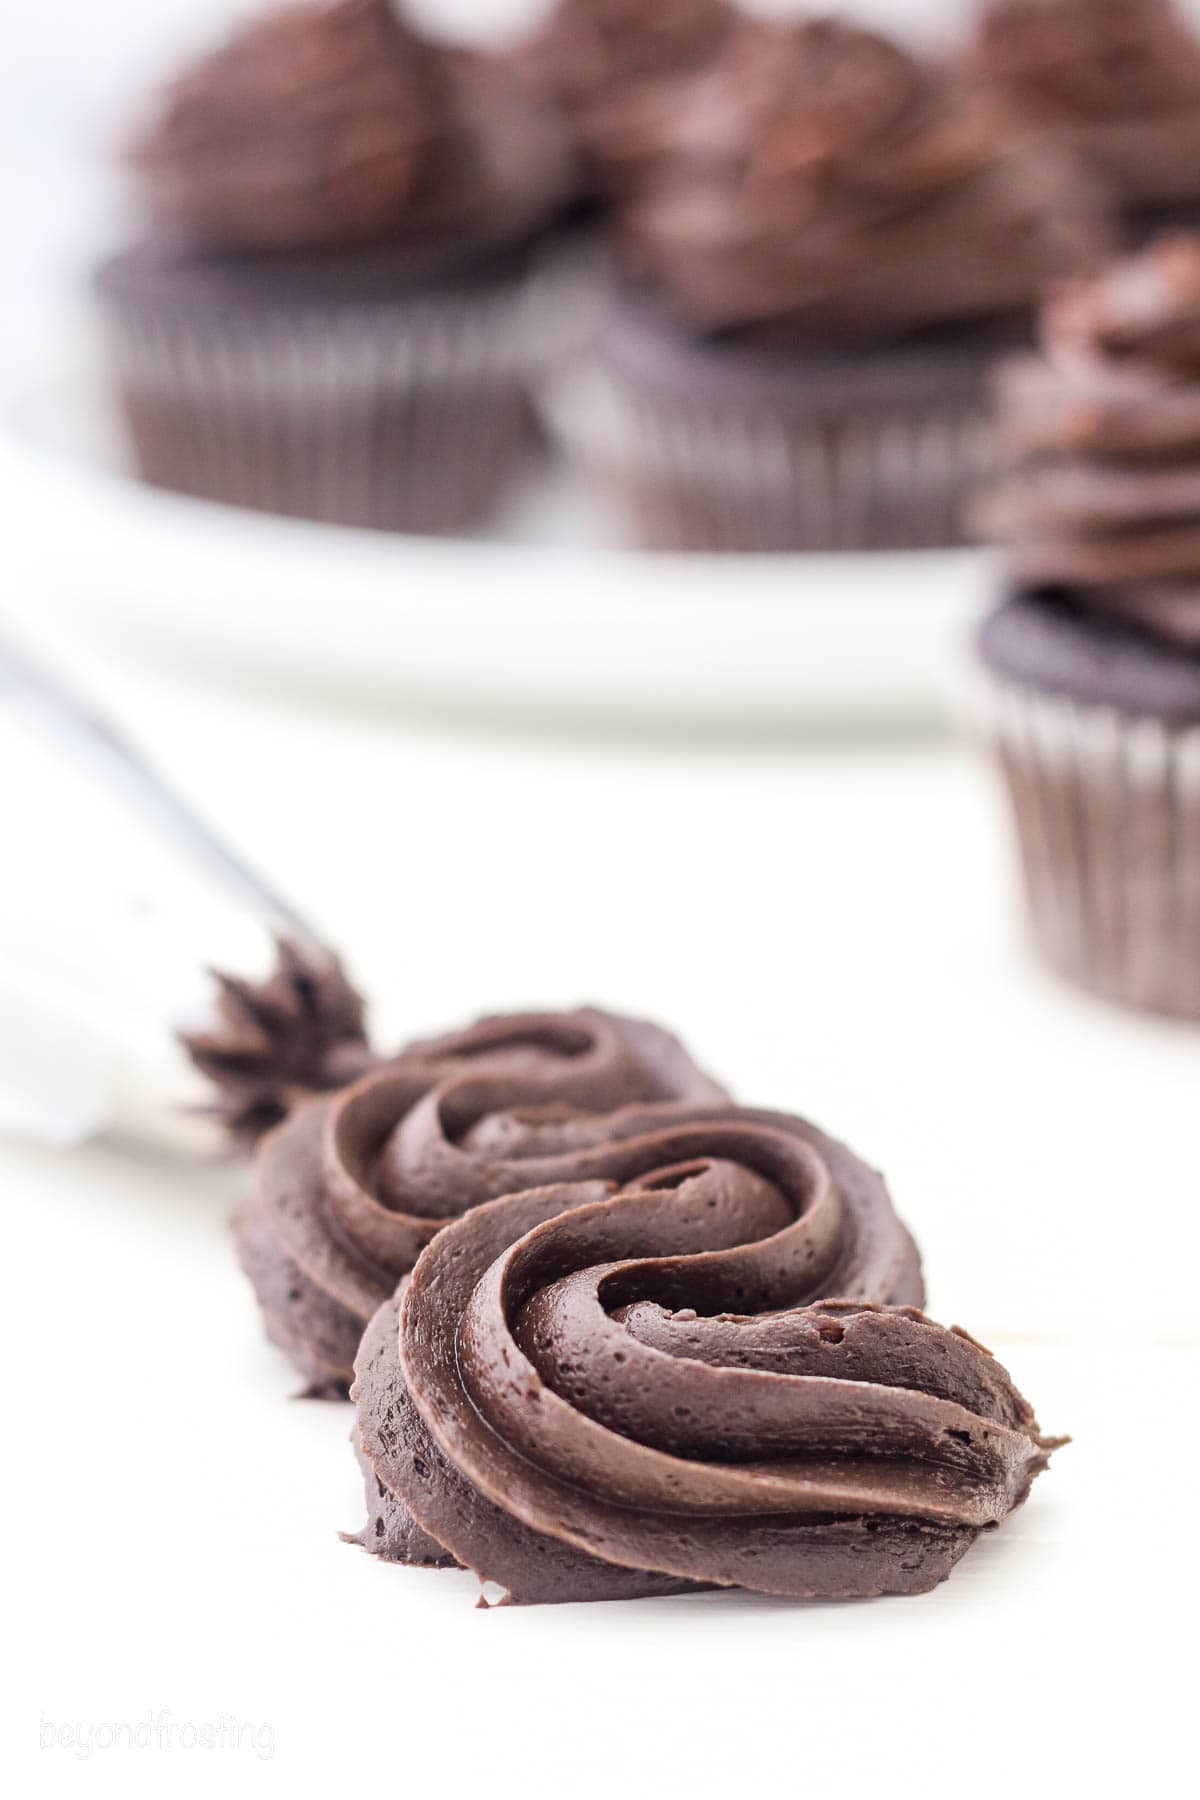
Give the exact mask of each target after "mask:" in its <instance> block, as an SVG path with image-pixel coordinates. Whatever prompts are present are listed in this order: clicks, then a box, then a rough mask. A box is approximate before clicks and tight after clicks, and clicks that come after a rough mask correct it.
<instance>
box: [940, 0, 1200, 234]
mask: <svg viewBox="0 0 1200 1800" xmlns="http://www.w3.org/2000/svg"><path fill="white" fill-rule="evenodd" d="M966 74H967V76H968V78H969V79H970V80H972V81H974V82H976V83H978V84H979V85H980V87H981V88H983V89H984V90H985V91H986V92H988V93H989V94H990V95H991V96H992V97H993V98H994V99H996V100H998V101H1000V102H1002V103H1003V104H1005V105H1007V106H1009V107H1011V109H1012V110H1013V111H1014V113H1015V114H1017V115H1018V116H1019V117H1020V118H1022V119H1024V120H1025V121H1026V122H1027V123H1028V124H1030V125H1031V126H1033V127H1034V128H1035V129H1037V130H1038V131H1039V132H1041V133H1043V134H1044V135H1045V136H1046V137H1047V138H1048V139H1049V140H1050V141H1053V142H1056V143H1059V144H1061V145H1063V146H1064V147H1066V148H1068V149H1070V150H1071V151H1073V152H1075V153H1077V154H1079V155H1081V156H1083V157H1084V158H1085V159H1086V160H1087V162H1088V163H1089V165H1090V166H1091V167H1092V168H1093V169H1094V171H1095V172H1096V174H1097V175H1098V176H1099V177H1101V178H1102V179H1103V180H1104V181H1105V182H1106V183H1108V184H1109V186H1110V188H1111V190H1112V194H1113V199H1114V203H1115V205H1116V206H1117V207H1118V208H1119V210H1120V212H1121V213H1122V215H1123V218H1124V221H1125V223H1126V225H1127V227H1128V229H1129V230H1130V232H1131V234H1132V235H1133V236H1134V237H1135V238H1142V237H1145V236H1146V234H1147V233H1148V232H1151V231H1153V230H1155V229H1159V228H1161V226H1162V225H1163V224H1164V223H1175V224H1182V223H1187V224H1194V223H1200V40H1198V39H1197V37H1196V35H1195V33H1194V32H1193V30H1192V28H1191V26H1190V25H1189V24H1188V23H1187V21H1186V20H1185V19H1184V17H1183V16H1182V14H1181V13H1180V11H1179V9H1178V7H1177V6H1176V5H1175V4H1174V3H1173V0H992V4H990V5H988V6H986V7H985V8H984V10H983V12H982V15H981V17H980V19H979V23H978V28H977V30H976V33H975V36H974V41H973V43H972V44H971V46H970V49H969V51H968V53H967V57H966Z"/></svg>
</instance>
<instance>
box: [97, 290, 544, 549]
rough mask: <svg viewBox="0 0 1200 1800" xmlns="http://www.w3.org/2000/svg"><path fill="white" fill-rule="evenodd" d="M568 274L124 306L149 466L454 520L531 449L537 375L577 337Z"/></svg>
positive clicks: (136, 426) (429, 523)
mask: <svg viewBox="0 0 1200 1800" xmlns="http://www.w3.org/2000/svg"><path fill="white" fill-rule="evenodd" d="M557 300H558V287H557V283H556V282H555V280H554V278H553V275H552V274H551V275H547V276H546V277H539V276H534V277H533V278H530V279H526V280H523V281H521V282H519V283H512V284H508V285H506V286H505V287H504V288H502V289H491V290H488V291H484V292H482V293H480V294H469V295H449V296H438V297H436V298H430V299H428V300H425V299H414V300H404V301H398V302H393V303H388V304H383V305H379V306H365V305H362V304H354V305H339V304H337V303H330V304H328V305H321V306H312V307H308V308H305V309H300V308H297V309H296V310H295V311H294V312H293V311H290V310H288V309H278V308H273V309H269V310H268V309H266V308H264V310H263V312H262V314H261V316H254V315H252V314H249V313H240V312H239V313H231V314H230V315H229V316H228V317H227V318H226V319H224V320H222V321H221V322H220V323H219V324H216V325H214V323H213V322H212V321H211V320H203V321H200V322H193V321H188V320H182V319H180V318H179V317H178V316H176V315H172V316H171V317H166V316H163V315H162V314H159V313H155V312H154V311H153V310H152V309H150V308H147V307H143V306H140V305H133V304H129V303H124V304H122V303H112V302H110V305H109V324H110V338H111V342H112V348H113V356H114V361H115V370H116V375H117V380H118V384H119V387H120V390H121V393H122V396H123V398H124V401H125V404H126V410H127V412H128V415H129V424H130V428H131V431H132V435H133V440H134V448H135V450H136V453H137V456H138V460H139V463H140V465H141V468H142V472H143V473H144V474H145V476H146V477H147V478H148V479H149V480H151V481H153V482H155V483H158V484H160V485H162V486H166V487H171V488H176V489H179V490H181V491H183V492H186V493H192V494H199V495H203V496H205V497H207V498H213V499H219V500H226V501H229V502H232V503H234V504H242V505H250V506H257V507H262V508H265V509H266V510H269V511H277V512H283V513H291V514H295V515H298V516H300V517H304V518H314V519H324V520H331V521H336V522H339V523H346V524H363V525H378V526H386V527H392V528H399V529H404V528H407V529H412V530H438V529H449V528H452V527H454V526H456V525H459V524H463V523H466V522H469V521H470V520H472V519H474V518H477V517H479V516H481V515H482V514H484V513H486V512H487V511H488V510H489V509H490V508H491V507H492V506H493V505H494V504H495V502H496V500H497V499H498V497H499V494H500V492H501V490H502V488H503V487H504V485H505V483H506V482H507V480H508V478H509V476H510V475H511V474H512V473H513V472H514V470H515V468H516V466H518V465H519V464H520V462H521V460H522V459H523V457H524V455H525V453H526V452H527V451H528V450H529V448H530V444H531V437H532V431H531V415H530V409H529V402H528V397H527V392H528V387H529V384H530V382H531V381H532V380H533V378H534V376H535V374H536V372H537V371H538V370H539V369H540V368H542V367H544V366H546V364H547V362H548V361H549V360H550V359H552V358H553V357H554V356H555V355H557V354H564V353H565V352H566V350H567V349H568V348H569V346H570V344H571V343H572V342H573V339H572V338H571V336H570V334H569V330H568V326H569V321H567V320H565V319H564V317H563V313H562V309H561V307H560V306H559V305H558V303H557Z"/></svg>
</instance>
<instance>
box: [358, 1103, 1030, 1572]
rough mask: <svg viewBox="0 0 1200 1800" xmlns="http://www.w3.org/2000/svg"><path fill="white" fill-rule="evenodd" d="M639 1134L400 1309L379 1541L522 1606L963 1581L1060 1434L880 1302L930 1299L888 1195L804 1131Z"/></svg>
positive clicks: (377, 1455)
mask: <svg viewBox="0 0 1200 1800" xmlns="http://www.w3.org/2000/svg"><path fill="white" fill-rule="evenodd" d="M617 1119H618V1120H619V1121H620V1125H619V1129H618V1131H616V1132H614V1133H611V1134H610V1141H609V1142H608V1143H607V1144H604V1145H602V1146H597V1147H595V1148H593V1149H591V1150H589V1151H588V1152H586V1153H584V1154H582V1155H579V1156H578V1157H577V1159H576V1166H575V1170H574V1171H573V1176H572V1178H571V1179H570V1180H568V1181H565V1182H561V1181H560V1182H556V1183H554V1184H553V1185H549V1186H543V1187H540V1188H537V1189H535V1190H532V1191H530V1192H527V1193H523V1194H515V1195H510V1196H508V1197H506V1198H502V1199H498V1200H496V1201H494V1202H492V1203H490V1204H487V1205H484V1206H480V1207H478V1208H476V1209H474V1210H473V1211H471V1212H470V1213H468V1214H466V1215H465V1216H463V1217H462V1218H460V1219H458V1220H457V1221H455V1222H454V1223H453V1224H451V1225H450V1226H448V1227H447V1229H446V1230H445V1231H444V1232H443V1233H442V1234H441V1235H440V1236H439V1237H438V1238H437V1239H436V1240H434V1242H432V1243H431V1244H430V1245H429V1247H428V1248H427V1249H426V1250H425V1251H424V1252H423V1253H422V1255H421V1257H420V1259H419V1261H418V1262H417V1265H416V1268H415V1270H414V1272H413V1275H412V1277H411V1279H410V1280H409V1281H408V1283H407V1284H406V1285H405V1286H404V1287H403V1288H402V1289H401V1291H400V1292H399V1293H398V1294H397V1295H396V1296H394V1297H393V1298H392V1299H391V1300H389V1301H388V1302H387V1303H386V1304H385V1305H384V1306H382V1307H381V1308H380V1310H379V1311H378V1313H377V1314H376V1315H375V1317H374V1318H373V1319H372V1321H371V1324H370V1326H369V1327H368V1329H367V1332H366V1335H365V1337H364V1339H363V1344H362V1348H361V1350H360V1352H359V1358H358V1363H357V1374H356V1385H355V1389H354V1395H355V1398H356V1400H357V1405H358V1427H359V1433H360V1440H361V1460H362V1463H363V1466H364V1470H365V1472H366V1476H367V1498H368V1508H369V1518H368V1523H367V1526H366V1527H365V1529H364V1531H363V1533H362V1534H361V1536H360V1538H359V1539H358V1540H357V1541H359V1542H361V1543H362V1544H363V1545H364V1547H365V1548H367V1549H369V1550H372V1551H374V1552H375V1553H376V1554H379V1555H381V1556H383V1557H385V1558H389V1559H392V1560H399V1561H416V1562H425V1563H431V1562H432V1563H437V1562H442V1563H445V1562H459V1563H461V1564H463V1565H464V1566H466V1567H468V1568H470V1569H472V1570H474V1571H475V1572H476V1573H477V1574H478V1575H479V1577H480V1579H481V1580H483V1581H488V1582H495V1583H498V1584H499V1585H500V1586H501V1588H502V1589H503V1590H504V1593H505V1597H506V1598H507V1599H510V1600H514V1601H563V1600H586V1599H621V1598H631V1597H635V1596H641V1595H649V1594H670V1593H676V1592H679V1591H681V1590H685V1589H687V1588H690V1587H695V1586H714V1585H715V1586H740V1587H744V1588H750V1589H753V1590H755V1591H757V1592H761V1593H768V1594H778V1595H787V1596H790V1597H793V1598H803V1599H810V1598H822V1599H833V1598H839V1599H840V1598H862V1597H866V1596H873V1595H878V1594H912V1593H921V1592H924V1591H926V1590H927V1589H929V1588H931V1587H933V1586H934V1585H936V1583H937V1582H939V1581H941V1580H942V1579H944V1577H945V1576H946V1575H947V1574H948V1573H949V1571H950V1569H951V1568H952V1567H953V1565H954V1563H955V1562H956V1561H957V1560H958V1558H959V1557H960V1556H961V1555H962V1554H963V1553H964V1551H965V1550H966V1549H967V1548H968V1547H969V1546H970V1544H971V1543H972V1542H973V1541H974V1539H975V1538H976V1537H977V1536H978V1535H979V1533H980V1532H981V1531H982V1530H986V1529H989V1528H991V1527H993V1526H995V1525H997V1524H999V1523H1000V1522H1001V1521H1002V1520H1003V1519H1004V1518H1005V1516H1006V1515H1007V1514H1008V1513H1009V1512H1010V1511H1011V1510H1012V1508H1013V1507H1014V1506H1017V1505H1019V1504H1020V1503H1021V1501H1023V1500H1024V1498H1025V1496H1026V1495H1027V1493H1028V1491H1029V1487H1030V1484H1031V1482H1032V1481H1033V1478H1034V1477H1035V1476H1036V1475H1037V1474H1038V1473H1039V1471H1040V1470H1041V1469H1043V1468H1044V1467H1045V1465H1046V1461H1047V1457H1048V1453H1049V1451H1050V1450H1051V1449H1052V1448H1053V1447H1054V1440H1050V1439H1047V1438H1044V1437H1043V1436H1042V1435H1041V1434H1040V1432H1039V1430H1038V1427H1037V1424H1036V1422H1035V1421H1034V1418H1033V1414H1032V1412H1031V1410H1030V1408H1029V1407H1028V1405H1027V1404H1026V1402H1025V1401H1024V1400H1023V1399H1022V1398H1021V1396H1020V1394H1019V1393H1018V1392H1017V1391H1016V1389H1015V1388H1014V1387H1013V1385H1012V1382H1011V1381H1010V1379H1009V1378H1008V1376H1007V1374H1006V1373H1005V1371H1004V1370H1003V1369H1002V1368H1000V1367H999V1365H998V1364H997V1363H995V1362H994V1360H993V1359H992V1358H991V1356H990V1355H989V1354H988V1353H987V1352H986V1351H984V1350H983V1349H981V1348H980V1346H979V1345H977V1344H976V1343H975V1342H974V1341H973V1340H972V1339H970V1338H969V1337H967V1336H966V1335H965V1334H963V1333H961V1332H958V1331H948V1330H945V1329H943V1328H942V1327H941V1326H939V1325H935V1324H933V1323H932V1322H931V1321H930V1320H928V1319H926V1318H925V1317H924V1316H923V1315H922V1314H921V1313H920V1312H918V1311H916V1310H915V1309H914V1308H913V1307H912V1306H907V1305H880V1304H874V1303H872V1302H870V1301H869V1300H868V1299H867V1298H866V1297H865V1296H866V1295H869V1294H871V1293H874V1294H876V1295H879V1296H881V1297H883V1296H892V1297H894V1298H896V1299H903V1298H904V1297H905V1296H908V1297H915V1296H917V1295H919V1292H920V1282H919V1276H918V1274H917V1269H916V1261H915V1257H914V1255H913V1253H912V1249H911V1245H910V1244H908V1243H907V1241H906V1239H905V1236H904V1234H903V1232H902V1231H901V1230H900V1228H899V1227H898V1226H897V1224H896V1221H895V1219H894V1217H893V1216H892V1215H891V1214H890V1210H889V1209H888V1207H887V1202H886V1198H885V1196H884V1195H883V1191H882V1188H881V1186H880V1184H879V1183H878V1179H877V1177H874V1176H872V1175H871V1173H870V1172H869V1171H868V1170H866V1169H865V1168H864V1167H863V1165H862V1164H861V1163H859V1162H858V1161H857V1159H856V1158H854V1157H853V1156H852V1155H851V1154H850V1153H849V1152H848V1151H846V1150H845V1149H843V1148H842V1147H841V1146H839V1145H836V1144H834V1143H832V1142H831V1140H829V1139H828V1138H826V1137H824V1136H823V1135H822V1134H821V1133H820V1132H817V1131H816V1130H814V1128H813V1127H811V1126H808V1125H805V1124H803V1123H802V1122H801V1121H799V1120H795V1119H788V1118H784V1117H781V1116H779V1115H774V1114H769V1113H759V1112H751V1111H742V1110H741V1109H736V1108H725V1109H722V1108H708V1109H702V1110H701V1111H695V1110H693V1111H691V1112H690V1114H689V1113H685V1112H681V1111H680V1109H672V1108H668V1109H665V1110H664V1109H657V1110H656V1109H641V1110H640V1111H639V1109H637V1108H634V1109H631V1110H630V1112H629V1113H627V1114H625V1115H617ZM856 1291H857V1292H858V1293H859V1294H860V1295H862V1296H863V1297H861V1298H858V1299H855V1298H841V1299H823V1298H821V1296H822V1295H824V1294H828V1293H830V1292H833V1293H849V1294H851V1295H853V1294H854V1293H855V1292H856Z"/></svg>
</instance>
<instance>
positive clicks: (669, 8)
mask: <svg viewBox="0 0 1200 1800" xmlns="http://www.w3.org/2000/svg"><path fill="white" fill-rule="evenodd" d="M736 19H737V13H736V12H735V11H734V9H733V7H731V6H730V5H728V4H727V3H726V0H558V4H557V5H556V6H555V7H554V9H553V11H552V12H551V14H550V17H549V18H548V19H547V20H546V21H545V23H544V24H543V25H542V27H541V28H540V30H538V31H537V32H535V33H534V35H533V36H532V37H531V38H530V39H529V40H528V41H527V42H526V43H524V44H522V45H520V46H519V47H518V49H517V52H516V60H517V62H518V63H519V65H520V67H521V68H522V69H524V70H525V71H526V72H527V74H528V76H529V78H530V80H531V82H532V83H533V84H534V85H535V86H536V87H537V88H538V89H539V90H540V91H542V92H544V93H546V94H548V95H549V96H550V97H551V98H552V99H553V100H554V102H555V103H556V104H557V105H558V106H559V107H561V108H562V110H563V112H564V113H565V115H566V116H567V117H568V118H569V119H570V120H571V122H572V125H573V126H574V128H575V130H576V131H577V132H578V133H579V134H580V136H581V138H582V140H583V142H584V144H585V146H586V147H587V148H588V150H589V151H590V152H591V153H592V155H593V157H594V158H595V159H596V160H597V161H598V162H599V163H600V164H601V165H607V163H608V161H609V156H608V151H609V147H610V139H611V138H612V137H613V134H614V133H616V134H618V135H619V134H620V131H621V121H622V118H623V116H624V112H625V109H626V107H627V105H628V104H629V102H630V100H631V99H633V98H635V97H636V95H637V94H638V91H639V90H640V89H641V88H642V87H643V86H644V85H645V84H646V83H658V82H663V81H670V80H671V79H672V78H673V77H675V76H677V75H681V74H685V73H687V72H689V71H692V70H695V69H698V68H700V67H702V66H703V65H704V64H706V63H708V62H709V61H711V59H712V58H713V57H714V56H715V55H716V53H717V52H718V50H719V49H720V48H721V46H722V45H723V44H724V42H725V41H726V39H727V38H728V36H729V34H730V32H731V30H732V28H733V26H734V23H735V21H736Z"/></svg>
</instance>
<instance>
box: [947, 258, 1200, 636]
mask: <svg viewBox="0 0 1200 1800" xmlns="http://www.w3.org/2000/svg"><path fill="white" fill-rule="evenodd" d="M1043 340H1044V352H1043V354H1042V355H1041V356H1039V357H1036V358H1027V359H1021V360H1018V361H1014V362H1012V363H1010V364H1009V365H1007V366H1006V367H1005V368H1004V369H1002V371H1001V372H1000V375H999V377H998V379H997V400H998V410H999V419H1000V432H1001V442H1002V449H1003V452H1004V456H1005V460H1006V461H1007V463H1008V464H1009V466H1010V469H1011V473H1010V474H1009V475H1008V477H1007V479H1006V480H1005V481H1003V482H1002V483H1001V484H999V485H998V486H997V488H996V490H995V491H994V492H993V493H992V494H991V495H990V496H989V497H988V498H987V499H986V500H985V501H984V502H983V503H981V506H980V509H979V511H980V519H979V523H980V526H981V529H982V530H983V531H984V532H985V533H986V534H987V535H990V536H994V537H998V538H1000V539H1001V540H1002V541H1004V542H1005V543H1006V544H1007V545H1008V546H1010V550H1009V562H1010V566H1011V569H1012V573H1013V577H1014V579H1015V581H1016V582H1017V584H1018V585H1019V586H1021V587H1028V588H1038V589H1043V588H1044V589H1052V590H1056V591H1060V592H1062V593H1064V594H1066V595H1068V596H1074V597H1076V598H1077V599H1078V601H1079V602H1080V603H1086V604H1087V605H1088V606H1094V607H1097V608H1100V609H1102V610H1103V611H1106V612H1110V613H1114V614H1117V615H1120V616H1121V617H1123V618H1125V619H1128V620H1131V621H1132V622H1134V623H1135V624H1138V625H1141V626H1143V627H1144V628H1146V629H1147V630H1148V631H1150V632H1152V633H1154V634H1156V635H1160V636H1162V637H1164V638H1168V639H1172V640H1177V641H1179V642H1181V643H1184V644H1193V645H1197V646H1200V237H1190V236H1189V237H1176V238H1170V239H1163V240H1160V241H1159V242H1158V243H1157V244H1155V245H1154V246H1153V247H1152V248H1151V249H1149V250H1147V251H1144V252H1143V253H1142V254H1141V255H1139V256H1136V257H1131V258H1129V259H1127V260H1125V261H1123V262H1120V263H1117V264H1115V265H1114V266H1113V267H1112V268H1111V269H1109V270H1108V271H1107V272H1106V273H1105V274H1104V275H1103V276H1101V277H1099V278H1098V279H1096V280H1094V281H1090V282H1081V283H1075V284H1072V285H1071V286H1069V287H1067V288H1066V289H1064V290H1063V291H1062V292H1061V293H1060V294H1059V295H1058V296H1056V297H1055V298H1054V299H1053V300H1052V301H1051V302H1050V303H1049V304H1048V305H1047V307H1046V308H1045V311H1044V314H1043Z"/></svg>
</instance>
